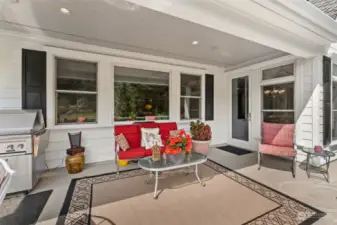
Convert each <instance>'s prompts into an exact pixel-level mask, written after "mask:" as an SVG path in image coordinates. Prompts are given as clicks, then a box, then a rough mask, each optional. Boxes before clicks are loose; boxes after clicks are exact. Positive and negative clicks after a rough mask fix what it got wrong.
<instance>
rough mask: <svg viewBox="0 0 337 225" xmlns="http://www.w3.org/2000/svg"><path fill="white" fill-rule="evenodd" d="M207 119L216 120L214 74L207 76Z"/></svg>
mask: <svg viewBox="0 0 337 225" xmlns="http://www.w3.org/2000/svg"><path fill="white" fill-rule="evenodd" d="M205 117H206V118H205V119H206V120H214V75H212V74H206V77H205Z"/></svg>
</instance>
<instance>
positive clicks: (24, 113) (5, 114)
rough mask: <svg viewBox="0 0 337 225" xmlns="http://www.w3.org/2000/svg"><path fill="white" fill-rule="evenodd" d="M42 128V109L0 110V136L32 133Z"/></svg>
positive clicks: (43, 124)
mask: <svg viewBox="0 0 337 225" xmlns="http://www.w3.org/2000/svg"><path fill="white" fill-rule="evenodd" d="M44 128H45V123H44V119H43V116H42V110H21V109H8V110H7V109H6V110H0V136H4V135H18V134H32V133H35V132H37V131H40V130H42V129H44Z"/></svg>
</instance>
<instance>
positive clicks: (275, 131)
mask: <svg viewBox="0 0 337 225" xmlns="http://www.w3.org/2000/svg"><path fill="white" fill-rule="evenodd" d="M294 130H295V124H277V123H262V144H267V145H275V146H282V147H291V148H292V147H293V146H294Z"/></svg>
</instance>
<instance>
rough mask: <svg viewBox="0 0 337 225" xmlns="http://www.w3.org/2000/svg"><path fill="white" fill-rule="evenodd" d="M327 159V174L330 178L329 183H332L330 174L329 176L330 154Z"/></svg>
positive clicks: (328, 178)
mask: <svg viewBox="0 0 337 225" xmlns="http://www.w3.org/2000/svg"><path fill="white" fill-rule="evenodd" d="M325 160H326V175H327V180H328V183H330V176H329V166H330V156H328V157H326V158H325Z"/></svg>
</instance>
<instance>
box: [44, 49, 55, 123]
mask: <svg viewBox="0 0 337 225" xmlns="http://www.w3.org/2000/svg"><path fill="white" fill-rule="evenodd" d="M55 70H56V69H55V58H54V55H53V54H52V53H51V52H48V51H47V78H46V83H47V87H46V98H47V119H46V120H47V126H48V128H50V127H53V126H54V125H55V118H56V117H55V111H56V110H55V87H56V81H55Z"/></svg>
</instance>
